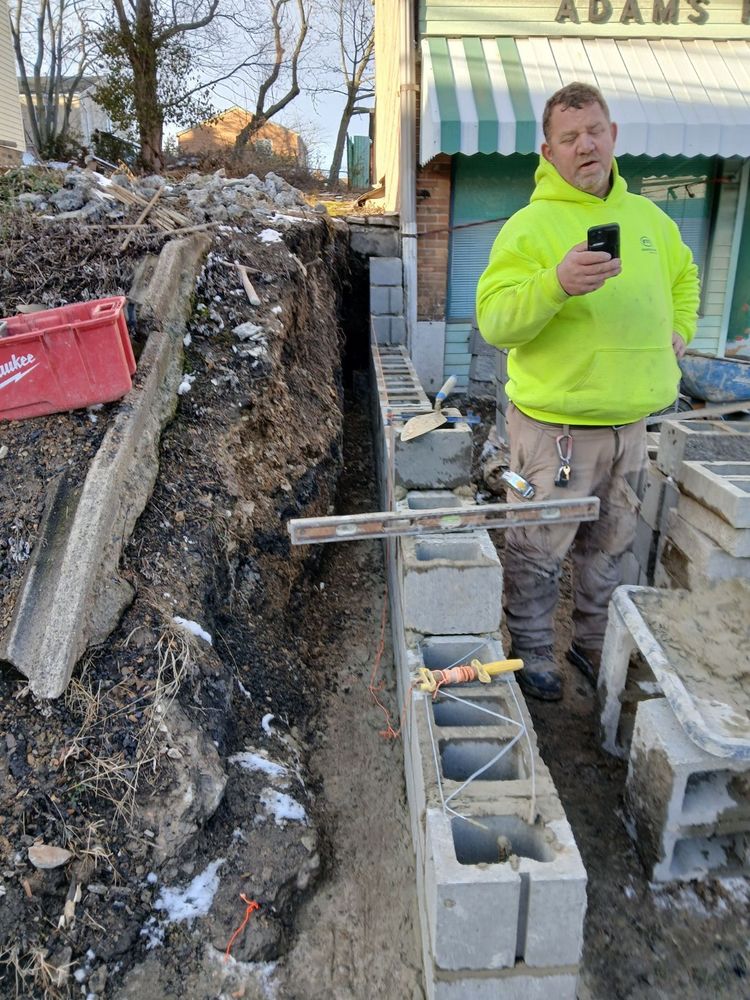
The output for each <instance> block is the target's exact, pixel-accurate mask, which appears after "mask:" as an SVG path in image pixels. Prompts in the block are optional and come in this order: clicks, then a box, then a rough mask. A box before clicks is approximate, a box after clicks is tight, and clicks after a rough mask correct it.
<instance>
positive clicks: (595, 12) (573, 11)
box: [555, 0, 750, 25]
mask: <svg viewBox="0 0 750 1000" xmlns="http://www.w3.org/2000/svg"><path fill="white" fill-rule="evenodd" d="M709 4H710V0H645V2H642V3H639V2H638V0H624V2H622V0H620V2H615V3H613V2H612V0H589V3H588V4H585V2H584V3H577V2H576V0H561V3H560V6H559V8H558V11H557V14H556V15H555V20H556V21H557V22H558V24H565V23H566V22H569V23H571V24H580V23H581V12H583V17H584V19H585V20H587V21H588V22H589V23H590V24H608V23H609V22H610V21H612V20H617V21H619V22H620V24H646V23H647V22H650V23H651V24H681V23H684V22H685V21H687V22H689V23H690V24H695V25H701V24H705V23H706V22H707V21H708V19H709ZM579 7H580V8H581V10H580V11H579ZM737 13H738V23H740V24H750V0H742V2H741V4H739V5H738V11H737Z"/></svg>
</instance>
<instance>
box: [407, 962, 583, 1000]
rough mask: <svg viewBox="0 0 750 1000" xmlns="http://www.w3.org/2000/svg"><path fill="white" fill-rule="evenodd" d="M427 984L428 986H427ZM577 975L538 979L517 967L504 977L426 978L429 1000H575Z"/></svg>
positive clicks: (556, 974) (562, 974) (541, 976)
mask: <svg viewBox="0 0 750 1000" xmlns="http://www.w3.org/2000/svg"><path fill="white" fill-rule="evenodd" d="M430 984H431V985H430ZM577 988H578V974H577V971H573V972H568V971H563V972H554V973H550V974H549V975H540V974H539V973H538V972H532V971H531V970H529V969H525V968H524V966H523V965H519V966H518V968H517V969H516V970H509V973H508V975H495V976H487V975H486V974H479V973H477V974H476V975H475V976H471V975H459V976H451V977H450V978H442V977H441V976H440V974H439V973H438V974H437V975H435V974H434V973H433V975H432V976H431V977H428V990H427V995H428V997H429V998H430V1000H553V998H554V1000H576V996H577V995H578V994H577Z"/></svg>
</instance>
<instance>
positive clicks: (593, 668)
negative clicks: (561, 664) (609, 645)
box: [567, 642, 602, 687]
mask: <svg viewBox="0 0 750 1000" xmlns="http://www.w3.org/2000/svg"><path fill="white" fill-rule="evenodd" d="M567 657H568V660H569V662H570V663H572V664H573V666H575V667H578V669H579V670H580V671H581V673H582V674H583V676H584V677H585V678H586V680H587V681H590V683H591V684H593V685H594V687H596V682H597V680H598V678H599V667H600V665H601V662H602V651H601V649H584V648H583V646H578V645H577V644H576V643H575V642H574V643H573V644H572V645H571V647H570V649H569V650H568V652H567Z"/></svg>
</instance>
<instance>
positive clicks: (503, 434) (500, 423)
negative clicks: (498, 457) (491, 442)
mask: <svg viewBox="0 0 750 1000" xmlns="http://www.w3.org/2000/svg"><path fill="white" fill-rule="evenodd" d="M507 382H508V352H507V351H498V352H497V357H496V358H495V430H496V431H497V436H498V438H499V439H500V440H501V441H506V442H507V440H508V431H507V428H506V425H505V417H506V414H507V412H508V396H507V393H506V392H505V386H506V384H507Z"/></svg>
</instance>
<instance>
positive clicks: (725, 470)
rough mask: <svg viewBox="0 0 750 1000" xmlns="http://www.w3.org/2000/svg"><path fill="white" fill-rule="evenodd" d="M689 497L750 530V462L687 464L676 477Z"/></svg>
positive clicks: (733, 523)
mask: <svg viewBox="0 0 750 1000" xmlns="http://www.w3.org/2000/svg"><path fill="white" fill-rule="evenodd" d="M676 478H677V481H678V482H679V484H680V486H681V487H682V489H683V490H684V492H685V493H689V494H690V496H692V497H694V499H696V500H699V501H700V502H701V503H702V504H704V506H706V507H709V508H710V509H711V510H713V511H714V512H715V513H717V514H718V515H719V516H720V517H723V518H724V520H725V521H728V522H729V523H730V524H731V525H732V526H733V527H735V528H750V461H748V462H684V463H683V464H682V466H681V467H680V470H679V474H678V476H677V477H676Z"/></svg>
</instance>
